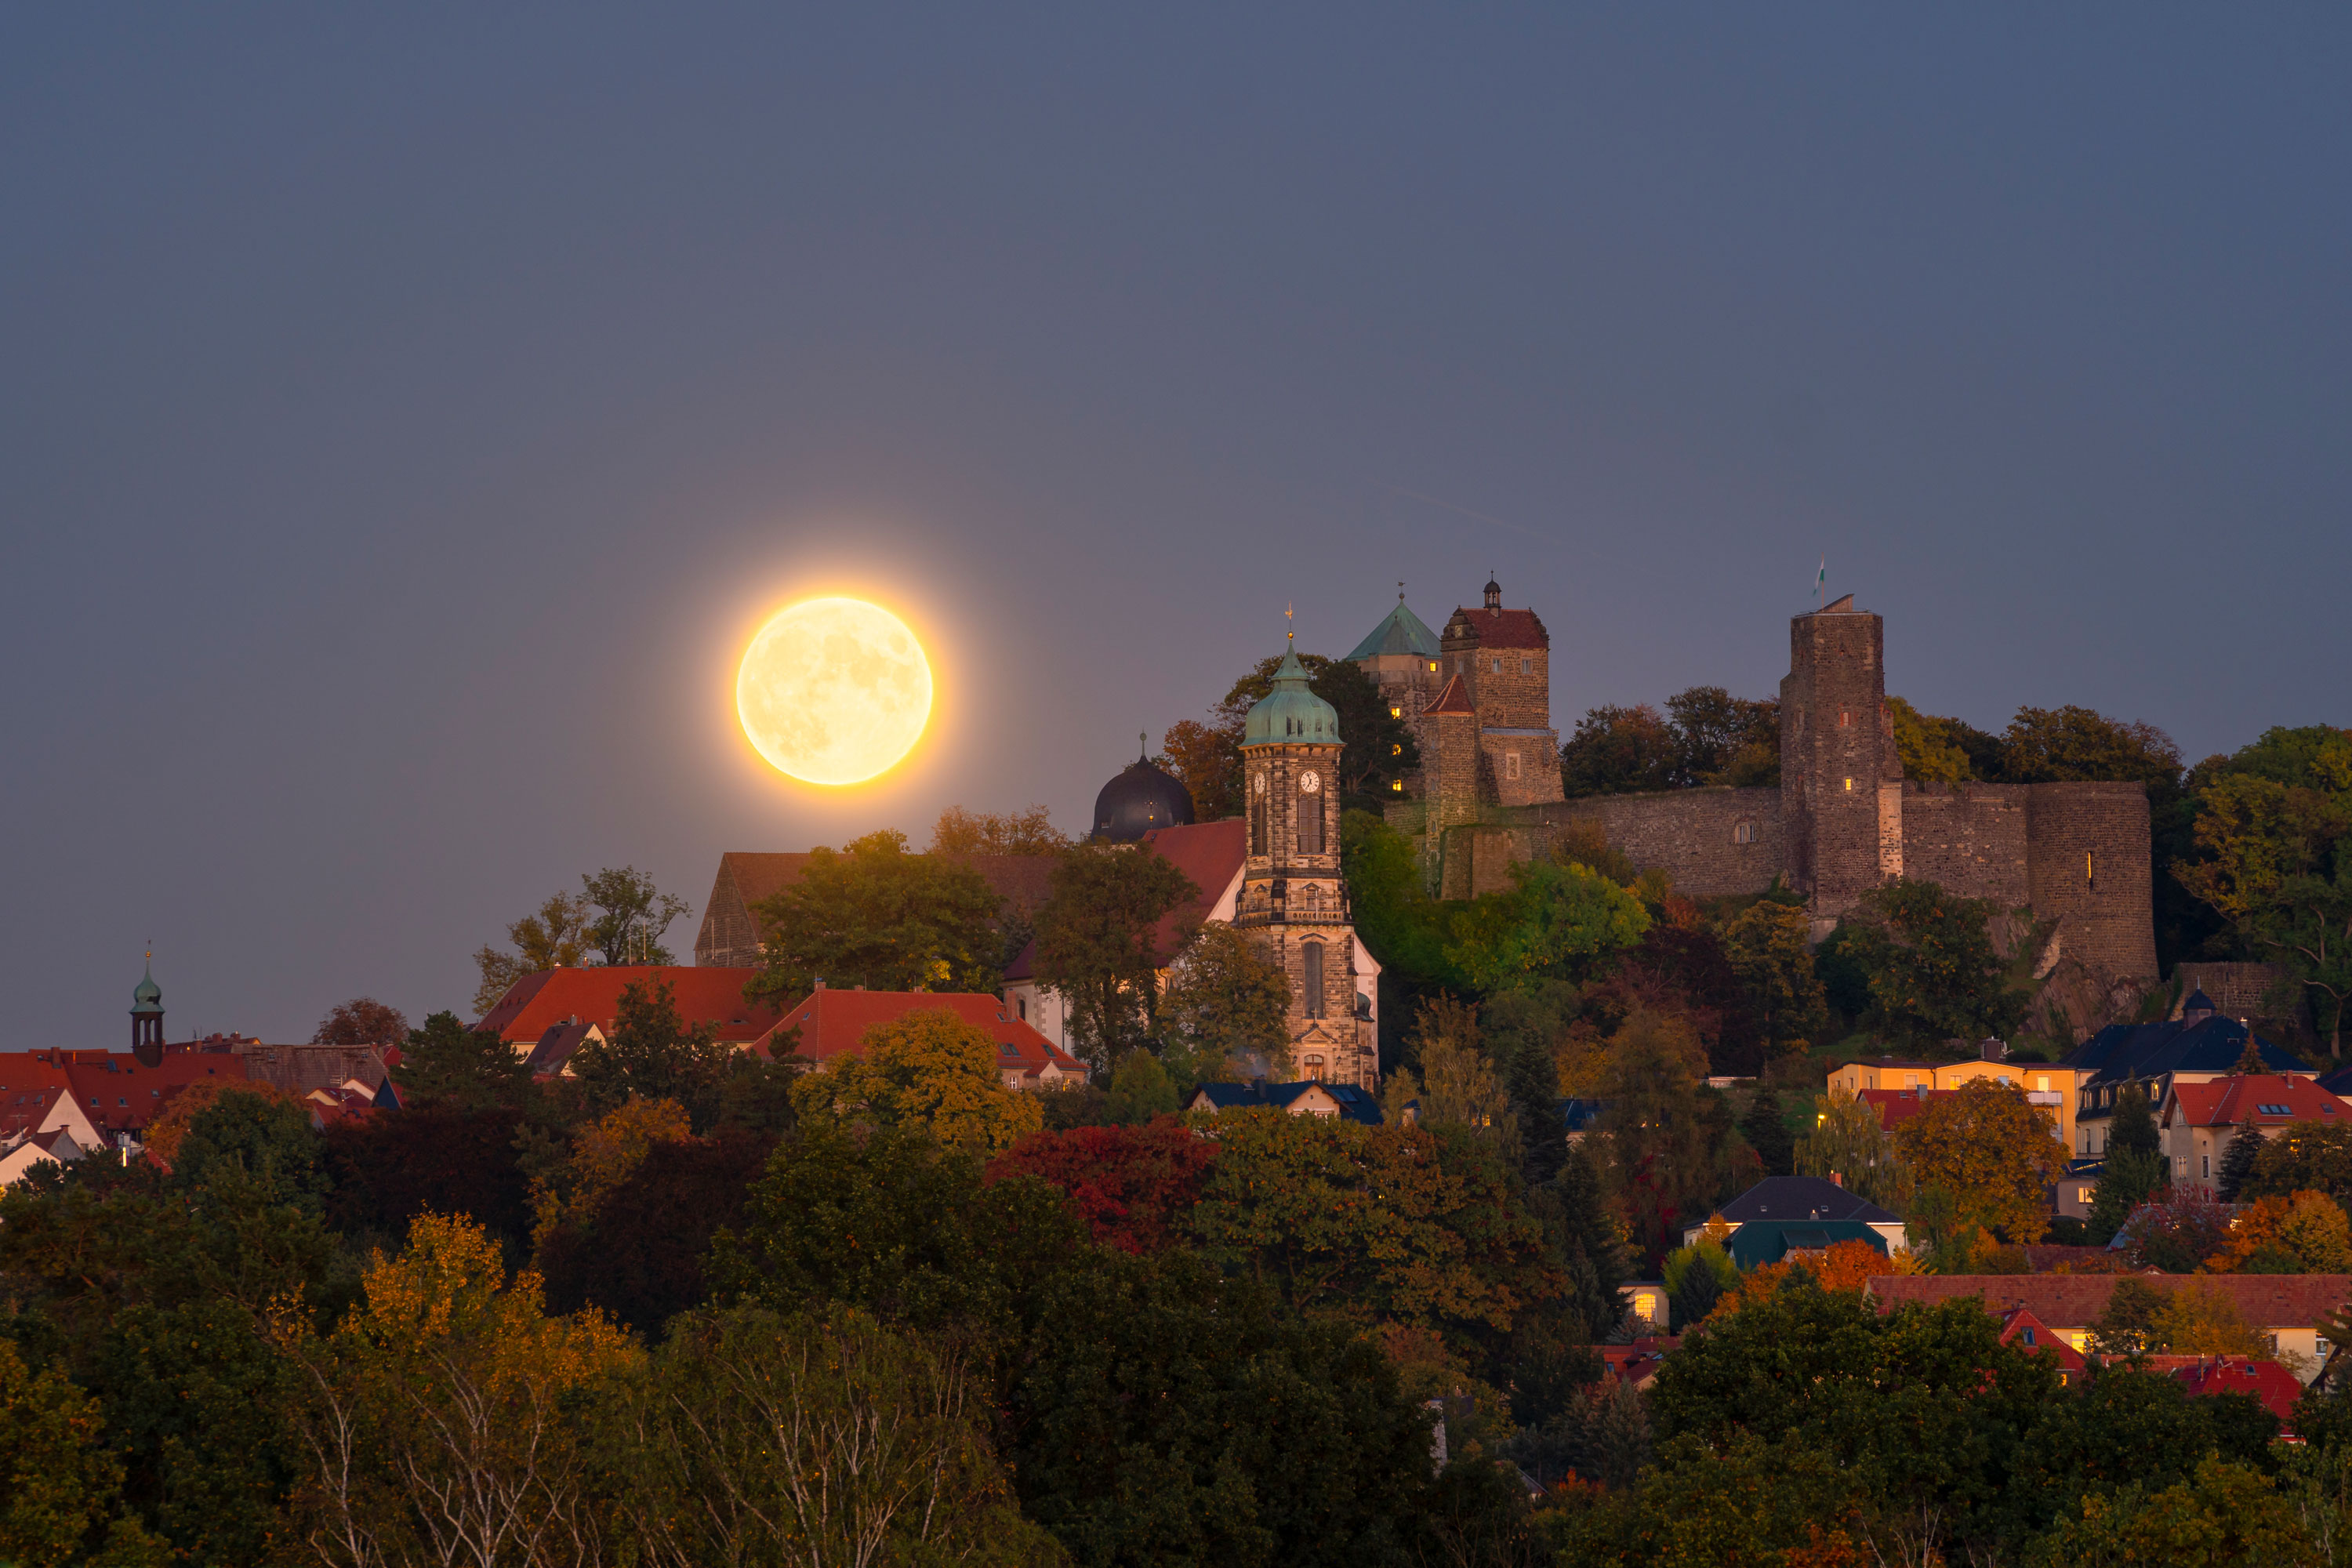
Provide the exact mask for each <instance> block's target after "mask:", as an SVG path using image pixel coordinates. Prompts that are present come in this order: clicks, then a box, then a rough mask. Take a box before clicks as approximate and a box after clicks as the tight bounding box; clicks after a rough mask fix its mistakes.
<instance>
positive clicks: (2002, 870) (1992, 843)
mask: <svg viewBox="0 0 2352 1568" xmlns="http://www.w3.org/2000/svg"><path fill="white" fill-rule="evenodd" d="M2027 788H2028V786H2027V785H2024V784H1905V785H1904V786H1903V804H1902V823H1903V874H1904V875H1905V876H1906V877H1908V878H1910V879H1913V880H1915V881H1925V882H1935V883H1937V884H1939V885H1940V886H1943V887H1946V888H1948V889H1951V890H1952V891H1954V892H1956V893H1959V894H1961V895H1962V896H1964V897H1967V898H1971V899H1991V900H1995V901H1997V902H1998V903H2000V905H2001V907H2002V908H2004V909H2016V908H2017V907H2019V906H2020V905H2021V904H2024V903H2027V902H2029V901H2030V900H2031V898H2032V892H2031V889H2030V888H2029V887H2028V885H2027V881H2026V861H2027V854H2028V851H2027V845H2026V838H2027V831H2028V826H2029V822H2028V816H2029V814H2028V811H2027V807H2026V790H2027Z"/></svg>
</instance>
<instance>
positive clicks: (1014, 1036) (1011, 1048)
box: [752, 982, 1087, 1089]
mask: <svg viewBox="0 0 2352 1568" xmlns="http://www.w3.org/2000/svg"><path fill="white" fill-rule="evenodd" d="M924 1009H937V1010H943V1011H946V1012H950V1013H953V1014H954V1015H955V1016H957V1017H959V1018H961V1019H962V1020H963V1021H964V1022H965V1023H967V1024H970V1025H971V1026H973V1027H974V1028H977V1029H979V1030H981V1031H982V1033H984V1034H986V1035H987V1036H988V1037H989V1038H990V1039H991V1040H992V1041H993V1042H994V1043H995V1046H996V1070H997V1075H998V1077H1000V1078H1001V1079H1003V1082H1004V1087H1005V1088H1007V1089H1053V1088H1057V1087H1059V1086H1061V1085H1063V1084H1066V1083H1073V1082H1083V1081H1085V1079H1086V1076H1087V1068H1086V1064H1085V1063H1084V1062H1081V1061H1079V1060H1078V1059H1077V1058H1075V1057H1073V1056H1071V1055H1070V1054H1069V1053H1068V1052H1066V1051H1065V1050H1063V1049H1062V1048H1061V1047H1058V1046H1056V1045H1055V1044H1054V1042H1053V1041H1051V1040H1049V1039H1047V1038H1046V1037H1045V1036H1044V1035H1041V1034H1039V1033H1038V1032H1037V1031H1036V1030H1035V1029H1033V1028H1031V1027H1030V1026H1028V1025H1027V1024H1025V1023H1024V1022H1022V1021H1021V1020H1020V1019H1019V1018H1017V1017H1015V1016H1013V1009H1012V1008H1011V1007H1010V1006H1009V1005H1006V1003H1005V1001H1004V998H1003V997H1001V996H990V995H987V994H981V993H975V992H969V991H844V990H841V989H839V988H837V987H828V986H826V985H825V984H824V983H823V982H819V983H818V984H817V987H816V989H815V990H814V991H812V992H810V993H809V994H807V995H806V996H803V997H802V998H801V999H800V1000H799V1001H798V1002H795V1003H794V1004H793V1005H792V1006H791V1007H790V1008H789V1009H787V1010H786V1011H785V1013H784V1015H783V1016H782V1017H781V1018H780V1019H778V1020H777V1021H776V1023H775V1024H774V1025H773V1026H772V1027H771V1028H770V1030H769V1032H768V1033H767V1034H766V1035H764V1036H762V1037H761V1038H760V1039H759V1040H757V1041H755V1042H753V1045H752V1048H753V1049H755V1050H758V1051H759V1052H761V1054H762V1055H765V1056H771V1057H775V1058H785V1057H790V1056H793V1055H794V1054H797V1055H799V1056H801V1057H803V1058H806V1059H807V1060H809V1061H810V1062H813V1063H814V1064H815V1066H816V1068H817V1069H818V1070H819V1071H823V1070H824V1068H826V1067H827V1066H829V1065H830V1064H831V1063H833V1062H834V1061H835V1060H837V1059H839V1058H842V1057H845V1056H859V1055H863V1054H864V1052H865V1050H866V1031H867V1030H868V1029H871V1028H873V1027H874V1026H877V1025H878V1024H892V1023H896V1022H898V1019H900V1018H902V1017H904V1016H906V1015H908V1013H913V1012H917V1011H920V1010H924ZM795 1031H797V1032H798V1038H797V1040H795V1039H794V1032H795Z"/></svg>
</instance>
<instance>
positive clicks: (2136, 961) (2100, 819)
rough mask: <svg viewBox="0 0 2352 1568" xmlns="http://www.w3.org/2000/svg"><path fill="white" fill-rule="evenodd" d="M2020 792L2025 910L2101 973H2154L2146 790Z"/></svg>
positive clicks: (2097, 787) (2051, 787)
mask: <svg viewBox="0 0 2352 1568" xmlns="http://www.w3.org/2000/svg"><path fill="white" fill-rule="evenodd" d="M2024 787H2025V791H2026V815H2027V837H2028V846H2029V850H2030V854H2029V858H2028V860H2027V866H2026V880H2027V886H2028V889H2029V890H2030V891H2031V893H2032V900H2033V912H2034V913H2035V914H2037V915H2039V916H2041V917H2042V919H2043V920H2050V919H2053V918H2054V919H2056V920H2057V921H2058V922H2059V925H2058V936H2059V941H2060V942H2061V943H2062V944H2063V951H2064V952H2067V953H2069V954H2071V955H2073V956H2074V957H2075V958H2079V959H2081V960H2082V961H2083V962H2084V963H2088V964H2091V965H2093V966H2095V967H2096V968H2098V969H2101V970H2104V971H2105V972H2106V973H2110V974H2115V975H2120V976H2125V977H2129V978H2146V979H2151V980H2152V979H2154V978H2155V977H2156V928H2155V924H2154V918H2153V909H2154V898H2155V890H2154V889H2153V887H2152V886H2151V882H2152V879H2153V870H2152V868H2151V867H2150V866H2149V863H2148V824H2147V789H2146V787H2145V786H2143V785H2141V784H2028V785H2026V786H2024Z"/></svg>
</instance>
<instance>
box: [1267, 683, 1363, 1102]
mask: <svg viewBox="0 0 2352 1568" xmlns="http://www.w3.org/2000/svg"><path fill="white" fill-rule="evenodd" d="M1242 768H1243V773H1244V779H1245V785H1244V787H1245V788H1246V790H1247V793H1248V799H1249V807H1248V817H1249V847H1248V848H1249V853H1248V858H1247V860H1246V861H1245V863H1244V870H1243V873H1242V890H1241V897H1240V900H1239V902H1238V903H1237V905H1236V907H1235V909H1234V925H1235V926H1236V927H1238V928H1240V929H1241V930H1243V931H1246V932H1248V933H1250V934H1251V935H1252V936H1253V937H1254V938H1255V939H1256V941H1257V942H1258V943H1259V946H1260V949H1261V951H1262V952H1265V955H1266V956H1267V957H1269V958H1271V959H1272V960H1274V962H1276V963H1278V964H1280V965H1281V966H1282V967H1283V969H1284V970H1285V971H1286V972H1287V973H1289V975H1290V1016H1289V1019H1288V1025H1289V1033H1290V1042H1291V1046H1290V1049H1291V1062H1290V1070H1291V1071H1292V1072H1295V1073H1296V1074H1297V1075H1298V1076H1299V1077H1301V1078H1308V1079H1322V1080H1324V1081H1326V1082H1331V1083H1351V1084H1356V1085H1358V1086H1360V1087H1361V1088H1364V1089H1373V1088H1377V1087H1378V1085H1379V1081H1380V1058H1379V1043H1378V1041H1377V1040H1376V1039H1375V1038H1374V1037H1373V1034H1372V1029H1371V1026H1370V1024H1369V1023H1368V1022H1367V1021H1366V1015H1367V1014H1368V1013H1369V1011H1370V1009H1369V1006H1367V1007H1365V1008H1361V1009H1360V1008H1359V1006H1358V1005H1357V1001H1356V992H1357V980H1358V976H1357V969H1356V928H1355V924H1354V921H1352V920H1351V919H1350V918H1349V911H1348V894H1347V886H1346V884H1345V883H1344V882H1342V881H1341V880H1340V879H1339V788H1338V781H1337V774H1338V770H1339V713H1338V711H1337V710H1334V709H1333V708H1332V706H1331V705H1330V704H1329V703H1328V702H1326V701H1324V700H1322V699H1321V698H1319V697H1318V696H1316V695H1315V694H1314V693H1313V692H1311V691H1309V690H1308V689H1307V668H1306V666H1304V665H1302V664H1300V663H1299V662H1298V655H1297V650H1296V649H1293V650H1290V651H1288V652H1286V653H1285V654H1284V656H1283V660H1282V663H1281V665H1280V666H1279V667H1278V668H1276V670H1275V672H1274V689H1273V690H1272V691H1271V692H1269V693H1268V694H1267V695H1266V696H1265V698H1264V699H1263V700H1261V701H1259V702H1258V704H1257V705H1256V706H1255V707H1254V708H1252V709H1251V710H1249V718H1248V721H1247V723H1246V726H1245V728H1244V733H1243V737H1242ZM1275 1066H1276V1070H1277V1071H1278V1070H1281V1066H1282V1064H1280V1063H1276V1064H1275Z"/></svg>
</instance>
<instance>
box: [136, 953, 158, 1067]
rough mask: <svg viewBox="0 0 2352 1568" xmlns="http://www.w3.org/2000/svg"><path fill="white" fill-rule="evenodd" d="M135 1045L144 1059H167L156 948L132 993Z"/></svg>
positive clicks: (137, 1052)
mask: <svg viewBox="0 0 2352 1568" xmlns="http://www.w3.org/2000/svg"><path fill="white" fill-rule="evenodd" d="M131 1051H132V1053H133V1054H134V1055H137V1056H139V1057H140V1058H141V1059H142V1060H147V1059H148V1058H151V1057H152V1058H153V1060H154V1061H158V1062H160V1061H162V1060H163V987H162V986H160V985H158V984H155V954H154V952H153V951H152V950H150V951H149V952H148V954H147V972H146V973H145V974H144V975H142V977H141V978H140V981H139V984H138V985H137V986H135V987H134V988H133V989H132V990H131ZM151 1065H152V1064H151Z"/></svg>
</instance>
